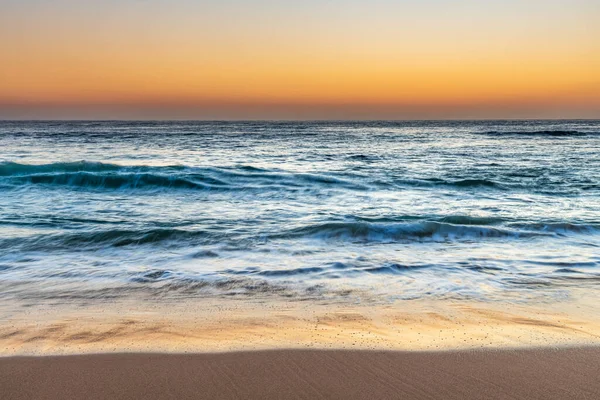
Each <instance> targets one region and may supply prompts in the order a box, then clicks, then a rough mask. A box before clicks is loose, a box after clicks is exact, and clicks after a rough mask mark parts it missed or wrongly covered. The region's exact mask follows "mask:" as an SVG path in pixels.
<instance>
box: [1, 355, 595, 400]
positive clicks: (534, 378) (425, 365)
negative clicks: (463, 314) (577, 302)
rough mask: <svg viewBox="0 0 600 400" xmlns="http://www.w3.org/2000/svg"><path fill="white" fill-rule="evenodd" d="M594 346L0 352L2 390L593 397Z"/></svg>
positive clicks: (52, 394) (85, 394) (24, 394)
mask: <svg viewBox="0 0 600 400" xmlns="http://www.w3.org/2000/svg"><path fill="white" fill-rule="evenodd" d="M599 374H600V347H597V346H595V347H576V348H568V349H567V348H561V349H556V348H545V349H512V350H506V349H490V350H454V351H415V352H412V351H408V352H407V351H373V350H290V349H288V350H264V351H247V352H224V353H206V354H158V353H137V354H122V353H120V354H94V355H91V354H87V355H66V356H43V357H31V356H18V357H6V358H0V390H1V391H2V392H3V393H4V398H6V399H10V400H21V399H29V398H36V399H49V400H54V399H61V398H87V399H103V398H114V399H123V400H129V399H167V398H173V399H175V398H177V399H188V398H190V399H191V398H194V399H204V398H206V399H236V398H248V399H279V398H332V399H337V398H340V399H341V398H344V399H363V398H381V399H387V398H390V399H391V398H406V399H432V398H433V399H465V398H468V399H476V398H477V399H479V398H486V399H502V398H511V397H512V398H527V399H561V400H562V399H570V398H598V397H600V380H598V379H597V377H598V376H599Z"/></svg>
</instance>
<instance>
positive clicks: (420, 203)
mask: <svg viewBox="0 0 600 400" xmlns="http://www.w3.org/2000/svg"><path fill="white" fill-rule="evenodd" d="M0 132H1V133H2V135H0V148H2V149H3V150H4V152H3V153H2V154H1V155H0V190H1V193H2V196H0V300H1V301H0V398H2V399H5V398H8V399H44V398H48V399H63V398H67V399H78V398H86V399H88V398H89V399H93V398H110V399H112V398H116V399H118V398H123V399H137V398H139V399H152V398H157V399H163V398H177V399H180V398H183V399H185V398H210V399H213V398H214V399H219V398H256V399H264V398H308V399H312V398H344V399H352V398H357V399H358V398H376V399H379V398H407V399H413V398H414V399H426V398H434V399H463V398H468V399H479V398H482V399H489V398H498V399H505V398H523V399H536V398H539V399H580V398H582V399H586V398H590V399H591V398H598V397H599V392H598V390H599V387H598V383H597V381H598V379H597V378H598V377H599V376H600V373H599V363H600V350H599V349H600V320H599V319H598V315H600V308H599V306H598V305H599V304H600V290H599V288H600V286H599V285H598V282H600V274H599V272H598V271H599V270H598V267H599V266H600V257H599V252H598V248H600V216H599V214H598V210H599V209H600V179H599V177H600V174H599V173H598V171H600V159H599V158H598V157H594V155H596V154H598V152H599V151H600V135H599V134H598V132H600V122H598V121H580V120H574V121H566V120H565V121H408V122H389V121H372V122H344V121H340V122H193V121H189V122H176V121H172V122H168V121H167V122H163V121H152V122H143V121H142V122H134V121H98V122H77V121H74V122H60V121H56V122H18V121H13V122H3V123H0Z"/></svg>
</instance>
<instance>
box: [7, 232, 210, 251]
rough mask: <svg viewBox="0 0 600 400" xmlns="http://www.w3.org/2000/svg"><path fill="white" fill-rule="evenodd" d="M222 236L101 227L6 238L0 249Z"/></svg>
mask: <svg viewBox="0 0 600 400" xmlns="http://www.w3.org/2000/svg"><path fill="white" fill-rule="evenodd" d="M220 237H221V235H219V234H216V233H209V232H207V231H203V230H194V231H192V230H182V229H173V228H164V229H146V230H126V229H115V230H104V231H85V232H79V233H67V234H42V235H35V236H31V237H27V238H7V239H3V240H0V249H1V248H6V249H13V250H16V249H17V248H20V249H22V250H23V249H32V250H35V251H48V250H60V249H71V250H72V249H81V250H89V249H90V248H97V247H106V246H110V247H123V246H130V245H144V244H155V243H159V242H165V241H174V242H189V241H192V240H195V241H196V242H197V241H198V239H204V240H203V242H211V241H217V240H219V239H220Z"/></svg>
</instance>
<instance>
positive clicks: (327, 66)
mask: <svg viewBox="0 0 600 400" xmlns="http://www.w3.org/2000/svg"><path fill="white" fill-rule="evenodd" d="M598 21H600V1H598V0H498V1H491V0H490V1H481V0H477V1H475V0H420V1H417V0H410V1H409V0H369V1H358V0H345V1H342V0H304V1H283V0H281V1H274V0H272V1H267V0H257V1H243V0H218V1H217V0H197V1H192V0H86V1H81V0H77V1H76V0H46V1H44V0H0V119H498V118H507V119H513V118H514V119H521V118H600V23H598Z"/></svg>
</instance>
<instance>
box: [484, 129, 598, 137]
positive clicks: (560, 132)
mask: <svg viewBox="0 0 600 400" xmlns="http://www.w3.org/2000/svg"><path fill="white" fill-rule="evenodd" d="M484 134H486V135H495V136H502V135H511V136H513V135H517V136H558V137H563V136H587V135H590V134H593V133H590V132H582V131H572V130H560V129H559V130H539V131H487V132H484Z"/></svg>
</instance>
